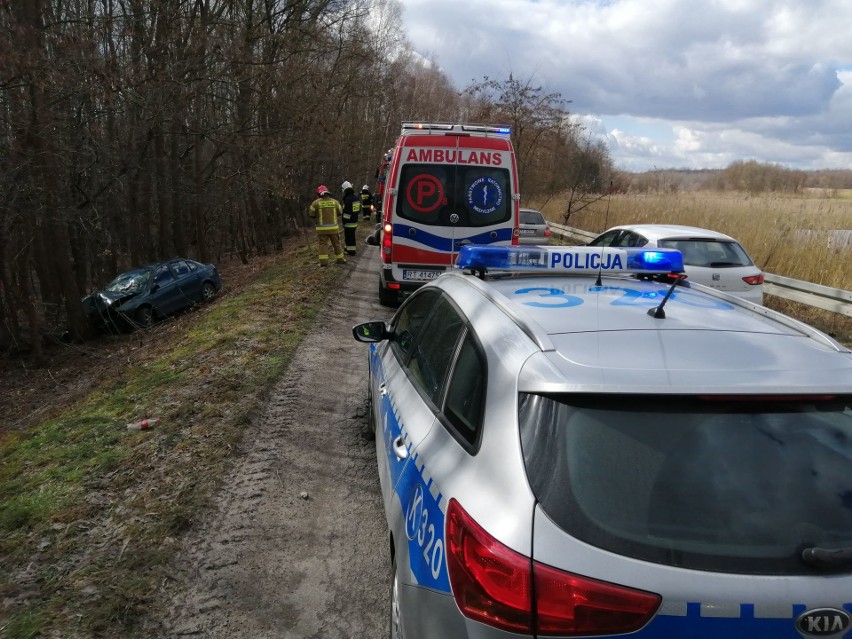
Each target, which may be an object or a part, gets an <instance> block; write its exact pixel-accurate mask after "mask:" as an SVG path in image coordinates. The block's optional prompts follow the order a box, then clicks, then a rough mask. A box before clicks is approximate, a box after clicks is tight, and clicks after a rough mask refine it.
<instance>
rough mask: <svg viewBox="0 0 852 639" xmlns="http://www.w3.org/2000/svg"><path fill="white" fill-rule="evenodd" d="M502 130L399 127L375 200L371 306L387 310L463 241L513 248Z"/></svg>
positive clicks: (511, 181)
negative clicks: (378, 225)
mask: <svg viewBox="0 0 852 639" xmlns="http://www.w3.org/2000/svg"><path fill="white" fill-rule="evenodd" d="M510 133H511V131H510V129H509V128H508V127H504V126H485V125H472V124H427V123H414V122H405V123H403V124H402V132H401V133H400V136H399V138H398V139H397V142H396V145H395V146H394V148H393V151H392V153H391V160H390V167H389V170H388V173H387V181H386V183H385V189H384V194H383V197H382V212H383V213H382V215H383V219H382V222H383V223H382V229H381V234H380V247H381V268H380V272H379V302H380V303H381V304H383V305H385V306H395V305H396V304H397V303H398V302H399V301H400V300H401V299H402V298H404V297H406V296H408V295H410V294H411V293H412V292H413V291H414V290H416V289H417V288H419V287H420V286H422V285H423V284H426V283H427V282H431V281H432V280H434V279H435V278H437V277H438V276H439V275H440V274H441V273H443V272H444V271H446V270H448V269H450V268H451V267H452V265H453V264H454V263H455V260H456V257H457V255H458V251H459V249H460V248H461V247H462V246H467V245H469V244H492V245H495V244H496V245H512V244H517V243H518V235H519V230H518V219H519V201H520V194H519V193H518V171H517V164H516V162H515V152H514V149H513V147H512V142H511V140H510Z"/></svg>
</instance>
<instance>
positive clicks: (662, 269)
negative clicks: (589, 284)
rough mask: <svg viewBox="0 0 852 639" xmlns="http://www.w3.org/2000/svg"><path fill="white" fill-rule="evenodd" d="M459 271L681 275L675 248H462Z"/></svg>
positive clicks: (457, 262) (681, 262) (458, 264)
mask: <svg viewBox="0 0 852 639" xmlns="http://www.w3.org/2000/svg"><path fill="white" fill-rule="evenodd" d="M456 266H457V267H458V268H461V269H474V270H477V269H485V270H499V271H530V270H536V271H541V272H548V273H562V274H572V273H573V274H579V275H583V274H586V275H596V274H597V273H631V274H636V275H652V274H661V273H682V272H683V255H682V254H681V252H680V251H678V250H675V249H643V248H609V247H605V248H601V247H594V246H560V247H544V246H525V247H521V246H482V245H476V244H472V245H468V246H463V247H462V248H461V250H460V251H459V257H458V260H457V261H456Z"/></svg>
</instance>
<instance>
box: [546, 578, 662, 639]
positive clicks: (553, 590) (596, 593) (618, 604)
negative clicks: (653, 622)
mask: <svg viewBox="0 0 852 639" xmlns="http://www.w3.org/2000/svg"><path fill="white" fill-rule="evenodd" d="M533 573H534V576H535V611H536V628H537V634H538V635H539V636H541V635H546V636H560V637H570V636H588V635H604V634H621V633H628V632H634V631H636V630H639V629H640V628H641V627H642V626H644V625H645V624H646V623H648V620H649V619H650V618H651V617H652V616H653V615H654V613H655V612H656V611H657V608H659V606H660V602H661V597H660V596H659V595H657V594H654V593H650V592H645V591H642V590H634V589H632V588H626V587H624V586H618V585H616V584H610V583H606V582H603V581H597V580H594V579H587V578H586V577H581V576H579V575H574V574H571V573H568V572H563V571H561V570H557V569H555V568H552V567H550V566H545V565H544V564H540V563H538V562H535V563H534V564H533Z"/></svg>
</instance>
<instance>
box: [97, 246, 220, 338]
mask: <svg viewBox="0 0 852 639" xmlns="http://www.w3.org/2000/svg"><path fill="white" fill-rule="evenodd" d="M221 288H222V278H221V277H220V276H219V273H218V271H217V270H216V267H215V266H214V265H213V264H202V263H200V262H196V261H194V260H189V259H184V258H175V259H171V260H166V261H164V262H157V263H156V264H149V265H147V266H142V267H139V268H137V269H133V270H131V271H127V272H126V273H122V274H121V275H119V276H118V277H116V278H115V279H114V280H113V281H112V282H110V283H109V284H107V285H106V287H104V289H103V290H101V291H98V292H95V293H92V294H91V295H87V296H86V297H84V298H83V306H84V307H85V310H86V315H87V316H88V317H89V319H90V320H91V321H92V322H93V323H94V324H95V325H96V326H97V327H98V328H100V329H102V330H115V329H118V330H122V329H125V328H137V327H142V328H147V327H150V326H151V325H153V323H154V322H155V321H156V320H158V319H162V318H164V317H167V316H169V315H173V314H175V313H179V312H180V311H183V310H186V309H188V308H191V307H193V306H197V305H198V304H201V303H204V302H209V301H210V300H212V299H213V298H214V297H215V296H216V293H217V292H218V291H219V290H221Z"/></svg>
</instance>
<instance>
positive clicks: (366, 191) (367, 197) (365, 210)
mask: <svg viewBox="0 0 852 639" xmlns="http://www.w3.org/2000/svg"><path fill="white" fill-rule="evenodd" d="M374 210H375V207H374V205H373V194H372V193H370V187H369V186H367V185H366V184H365V185H364V186H362V187H361V215H363V216H364V219H365V220H367V221H368V222H369V221H370V217H371V215H372V214H373V211H374Z"/></svg>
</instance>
